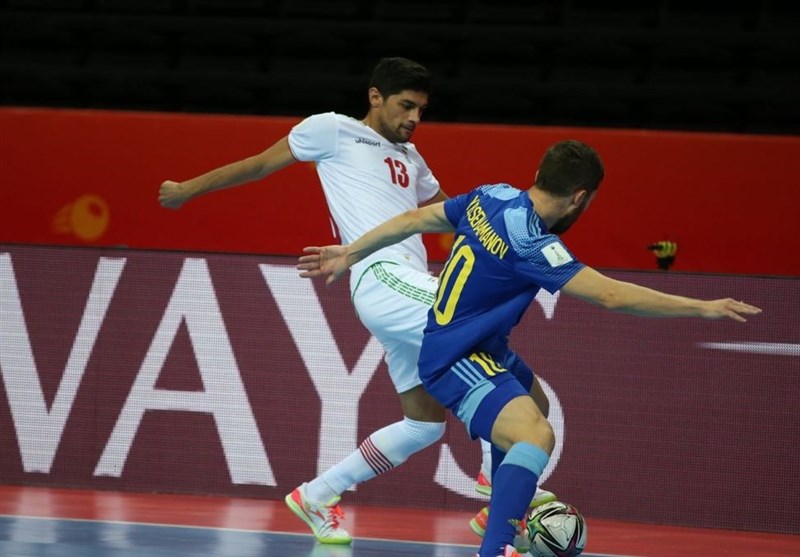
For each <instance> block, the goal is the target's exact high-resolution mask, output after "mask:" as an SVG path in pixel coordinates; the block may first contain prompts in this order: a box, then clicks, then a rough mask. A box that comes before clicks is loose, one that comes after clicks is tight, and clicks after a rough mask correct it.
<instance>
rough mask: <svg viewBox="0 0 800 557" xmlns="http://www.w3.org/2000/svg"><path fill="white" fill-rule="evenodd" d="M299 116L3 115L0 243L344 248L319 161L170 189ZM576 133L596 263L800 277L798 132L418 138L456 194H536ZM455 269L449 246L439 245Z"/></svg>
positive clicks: (439, 240)
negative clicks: (591, 183) (595, 182)
mask: <svg viewBox="0 0 800 557" xmlns="http://www.w3.org/2000/svg"><path fill="white" fill-rule="evenodd" d="M299 120H300V118H266V117H235V116H208V115H171V114H158V113H118V112H99V111H74V110H46V109H9V108H6V109H0V180H2V182H1V184H2V186H1V187H0V241H5V242H23V243H43V244H74V245H103V246H128V247H136V248H159V249H191V250H210V251H234V252H252V253H286V254H296V253H298V252H299V251H300V249H301V248H302V247H303V246H305V245H309V244H319V243H322V242H328V241H330V240H331V233H330V225H329V222H328V218H327V210H326V208H325V203H324V199H323V196H322V193H321V190H320V188H319V187H318V185H317V181H316V176H315V174H314V172H313V168H312V167H311V166H310V165H307V164H298V165H295V166H293V167H290V168H289V169H286V170H284V171H282V172H281V173H279V174H276V175H275V176H273V177H270V178H268V179H267V180H266V181H265V182H264V183H261V184H253V185H249V186H247V187H244V188H238V189H235V190H230V191H226V192H218V193H216V194H212V195H210V196H207V197H206V198H202V199H198V200H196V201H195V202H193V203H191V204H189V205H187V206H186V207H185V208H183V209H181V210H180V211H178V212H172V211H168V210H166V209H162V208H161V207H159V205H158V204H157V189H158V185H159V184H160V183H161V182H162V181H163V180H164V179H167V178H170V179H176V180H180V179H186V178H189V177H192V176H194V175H196V174H199V173H201V172H204V171H207V170H210V169H212V168H214V167H216V166H219V165H222V164H225V163H227V162H231V161H233V160H237V159H240V158H243V157H245V156H248V155H251V154H253V153H256V152H259V151H261V150H263V149H264V148H266V147H267V146H269V145H270V144H271V143H272V142H273V141H275V140H277V139H279V138H280V137H282V136H283V135H285V134H286V133H287V132H288V131H289V129H290V127H291V126H292V125H293V124H295V123H296V122H298V121H299ZM570 137H573V138H578V139H582V140H585V141H587V142H589V143H591V144H592V145H594V146H595V147H596V148H597V149H598V151H599V152H600V153H601V155H602V156H603V158H604V160H605V162H606V167H607V179H606V182H605V183H604V185H603V187H602V190H601V193H600V195H599V196H598V198H597V200H596V202H595V203H594V205H593V206H592V209H591V210H590V211H589V212H588V213H587V215H586V216H585V217H584V219H583V220H582V221H581V223H580V224H579V225H578V226H577V227H576V228H575V229H574V230H573V231H570V232H569V234H568V235H567V238H566V239H567V242H568V243H569V244H570V246H571V247H572V248H573V250H574V251H575V252H577V254H578V256H579V257H581V258H582V259H583V260H584V261H586V262H587V263H589V264H591V265H594V266H597V267H604V268H632V269H637V268H638V269H654V268H655V258H654V256H653V255H652V254H651V253H650V252H648V251H647V250H646V249H645V246H647V245H648V244H650V243H652V242H656V241H659V240H673V241H677V242H678V243H679V252H678V256H677V259H676V262H675V265H674V267H673V269H674V270H687V271H706V272H725V273H750V274H773V275H800V258H798V257H795V256H794V255H793V254H796V253H797V247H796V243H797V242H798V240H800V224H798V219H797V218H796V217H795V215H794V212H795V209H796V207H797V206H798V205H799V204H800V193H798V192H799V191H800V138H798V137H770V136H744V135H718V134H700V133H691V134H690V133H668V132H646V131H613V130H592V129H568V128H544V127H541V128H536V127H508V126H486V125H468V124H438V123H425V124H424V125H423V126H422V127H421V128H420V130H419V131H418V132H417V135H416V136H415V142H416V143H417V145H418V146H419V147H420V150H421V151H422V153H423V154H424V155H425V156H426V158H427V160H428V162H429V164H430V166H431V167H432V168H433V170H434V172H435V173H436V175H437V176H438V177H439V179H440V181H441V183H442V185H443V187H444V188H445V190H446V191H447V192H448V193H450V194H451V195H452V194H455V193H459V192H464V191H467V190H469V189H471V188H473V187H475V186H477V185H480V184H483V183H487V182H499V181H506V182H510V183H512V184H514V185H516V186H517V187H520V188H525V187H527V186H528V185H529V184H530V183H531V181H532V179H533V174H534V170H535V167H536V165H537V163H538V160H539V158H540V157H541V154H542V153H543V151H544V149H545V148H546V147H547V146H548V145H549V144H550V143H552V142H553V141H556V140H559V139H564V138H570ZM427 244H428V246H429V249H430V256H431V259H432V260H443V259H444V258H445V255H446V250H447V248H448V247H449V238H448V237H446V236H445V237H433V238H428V239H427Z"/></svg>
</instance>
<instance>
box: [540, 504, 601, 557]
mask: <svg viewBox="0 0 800 557" xmlns="http://www.w3.org/2000/svg"><path fill="white" fill-rule="evenodd" d="M525 529H526V531H527V535H528V541H529V542H530V554H531V555H532V556H533V557H575V556H576V555H580V554H581V553H583V548H584V547H586V536H587V528H586V521H585V520H584V518H583V515H581V513H579V512H578V509H576V508H575V507H573V506H572V505H568V504H566V503H562V502H561V501H553V502H552V503H545V504H544V505H541V506H539V507H534V508H533V509H531V510H530V511H529V512H528V515H527V516H526V517H525Z"/></svg>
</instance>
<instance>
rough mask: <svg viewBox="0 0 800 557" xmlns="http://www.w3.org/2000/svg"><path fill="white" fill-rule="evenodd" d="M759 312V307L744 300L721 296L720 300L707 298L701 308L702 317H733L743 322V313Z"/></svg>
mask: <svg viewBox="0 0 800 557" xmlns="http://www.w3.org/2000/svg"><path fill="white" fill-rule="evenodd" d="M759 313H761V308H757V307H756V306H751V305H750V304H746V303H744V302H740V301H737V300H734V299H732V298H723V299H721V300H709V301H707V302H705V303H704V305H703V308H702V313H701V315H702V317H704V318H706V319H724V318H728V319H733V320H734V321H740V322H742V323H744V322H745V321H747V319H745V318H744V316H745V315H758V314H759Z"/></svg>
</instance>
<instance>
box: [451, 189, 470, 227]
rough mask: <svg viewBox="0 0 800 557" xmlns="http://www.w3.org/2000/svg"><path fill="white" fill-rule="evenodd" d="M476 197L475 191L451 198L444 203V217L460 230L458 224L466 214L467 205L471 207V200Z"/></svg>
mask: <svg viewBox="0 0 800 557" xmlns="http://www.w3.org/2000/svg"><path fill="white" fill-rule="evenodd" d="M474 195H475V192H474V191H472V192H469V193H462V194H461V195H457V196H456V197H451V198H450V199H448V200H446V201H445V202H444V215H445V216H446V217H447V220H449V221H450V224H452V225H453V228H458V223H459V221H460V220H461V217H463V216H464V213H465V212H466V209H467V205H469V200H470V199H471V198H472V196H474Z"/></svg>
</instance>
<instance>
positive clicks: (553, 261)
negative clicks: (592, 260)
mask: <svg viewBox="0 0 800 557" xmlns="http://www.w3.org/2000/svg"><path fill="white" fill-rule="evenodd" d="M542 255H544V258H545V259H547V262H548V263H550V266H551V267H560V266H561V265H566V264H567V263H569V262H570V261H572V256H571V255H570V254H569V252H568V251H567V249H566V248H565V247H564V246H563V244H561V242H553V243H551V244H547V245H546V246H545V247H543V248H542Z"/></svg>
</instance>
